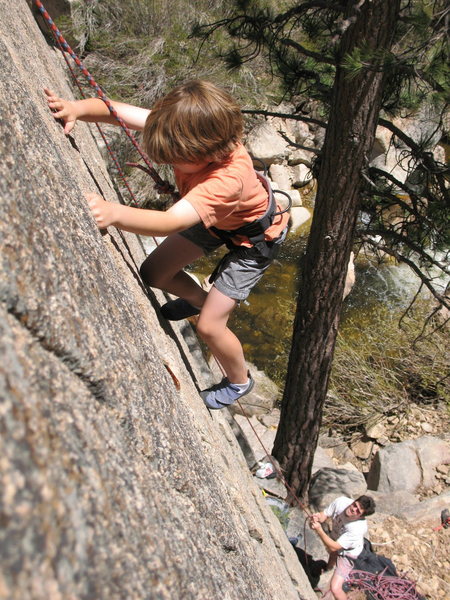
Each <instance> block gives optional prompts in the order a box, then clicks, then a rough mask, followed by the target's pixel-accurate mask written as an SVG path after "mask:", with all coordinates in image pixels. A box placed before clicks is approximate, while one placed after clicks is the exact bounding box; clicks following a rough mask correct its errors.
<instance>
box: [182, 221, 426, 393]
mask: <svg viewBox="0 0 450 600" xmlns="http://www.w3.org/2000/svg"><path fill="white" fill-rule="evenodd" d="M309 225H310V221H309V222H307V223H305V224H304V225H302V226H301V227H300V228H299V229H298V230H297V231H296V232H295V234H290V235H289V236H288V238H287V239H286V241H285V242H284V244H283V246H282V249H281V251H280V254H279V256H278V260H277V261H276V262H275V263H274V264H272V265H271V267H270V268H269V269H268V271H267V272H266V273H265V275H264V277H263V278H262V280H261V281H260V283H259V284H258V285H257V286H256V287H255V288H254V289H253V291H252V293H251V294H250V296H249V298H248V301H247V302H245V303H241V305H240V306H239V308H238V309H236V310H235V311H234V313H233V315H232V317H231V319H230V323H229V325H230V328H231V329H232V331H234V332H235V333H236V335H237V336H238V337H239V339H240V341H241V343H242V345H243V348H244V352H245V356H246V358H247V360H248V361H249V362H251V363H253V364H255V365H256V366H257V367H258V369H261V370H263V371H265V372H266V374H267V375H268V376H269V377H270V378H271V379H273V380H274V381H275V382H276V383H277V384H278V385H280V386H282V384H283V381H284V378H285V375H286V369H287V364H288V358H289V350H290V344H291V338H292V326H293V319H294V313H295V306H296V300H297V294H298V289H299V280H300V278H299V267H298V264H299V259H300V257H301V255H302V254H303V253H304V251H305V248H306V242H307V238H308V234H309ZM220 252H221V254H222V253H224V251H223V252H222V251H220ZM221 254H218V253H216V254H214V255H213V256H212V257H207V258H203V259H201V260H199V261H197V262H196V263H195V265H193V267H192V268H190V269H189V271H190V272H191V273H193V274H195V275H196V276H197V277H198V278H199V280H200V281H202V280H203V279H204V278H205V277H207V276H208V275H209V273H211V271H212V270H213V268H214V266H215V265H216V264H217V261H218V260H219V258H218V257H220V256H221ZM355 273H356V282H355V285H354V287H353V289H352V291H351V293H350V294H349V295H348V296H347V298H346V299H345V301H344V305H343V309H342V314H341V324H340V330H339V332H340V333H339V335H340V336H341V337H342V338H344V339H346V341H348V342H350V343H351V344H352V345H356V346H357V345H358V342H359V341H360V340H359V337H360V334H361V331H362V329H363V328H364V327H370V325H371V324H372V323H373V322H374V321H375V320H378V319H379V318H380V307H381V308H383V307H384V308H387V309H388V310H389V312H393V313H395V314H397V315H398V316H399V317H400V315H401V314H402V312H403V311H404V310H405V308H406V307H407V306H408V304H409V302H410V301H411V298H412V297H413V295H414V293H415V292H416V291H417V289H418V281H417V280H416V278H415V277H414V276H413V275H412V273H411V271H410V269H409V268H408V267H406V266H402V265H401V266H396V265H393V264H382V265H379V264H376V263H375V261H374V259H370V258H367V257H364V258H362V259H357V260H356V261H355ZM387 326H391V325H387Z"/></svg>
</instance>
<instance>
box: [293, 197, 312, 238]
mask: <svg viewBox="0 0 450 600" xmlns="http://www.w3.org/2000/svg"><path fill="white" fill-rule="evenodd" d="M297 193H298V192H297ZM310 218H311V213H310V211H309V210H308V209H307V208H305V207H304V206H294V207H293V208H291V228H290V231H291V232H292V233H294V232H295V231H296V230H297V229H298V228H299V227H301V226H302V225H303V224H304V223H306V222H307V221H309V219H310Z"/></svg>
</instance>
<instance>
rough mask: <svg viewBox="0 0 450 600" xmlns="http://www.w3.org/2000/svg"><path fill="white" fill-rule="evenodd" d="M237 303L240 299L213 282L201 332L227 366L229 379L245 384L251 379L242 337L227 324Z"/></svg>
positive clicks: (224, 365)
mask: <svg viewBox="0 0 450 600" xmlns="http://www.w3.org/2000/svg"><path fill="white" fill-rule="evenodd" d="M236 305H237V301H236V300H233V299H232V298H228V296H225V294H222V292H219V290H217V289H216V288H215V287H214V286H213V287H212V288H211V290H210V291H209V294H208V296H207V298H206V300H205V303H204V304H203V308H202V311H201V313H200V316H199V319H198V322H197V332H198V334H199V335H200V337H201V338H202V339H203V340H204V341H205V343H206V344H207V345H208V347H209V349H210V350H211V352H212V353H213V354H214V356H215V357H216V358H217V359H218V361H219V362H220V364H221V365H222V367H223V368H224V370H225V373H226V374H227V377H228V379H229V381H230V382H231V383H241V384H242V383H246V382H247V380H248V375H247V366H246V364H245V358H244V351H243V350H242V346H241V343H240V341H239V340H238V338H237V337H236V336H235V335H234V333H233V332H232V331H231V330H230V329H228V327H227V322H228V318H229V316H230V314H231V312H232V311H233V309H234V308H235V307H236Z"/></svg>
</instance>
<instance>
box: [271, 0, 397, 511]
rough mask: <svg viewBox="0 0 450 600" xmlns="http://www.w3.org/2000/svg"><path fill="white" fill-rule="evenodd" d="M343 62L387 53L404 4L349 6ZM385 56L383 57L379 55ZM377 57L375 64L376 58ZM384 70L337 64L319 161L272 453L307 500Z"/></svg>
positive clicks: (374, 1)
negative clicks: (366, 53)
mask: <svg viewBox="0 0 450 600" xmlns="http://www.w3.org/2000/svg"><path fill="white" fill-rule="evenodd" d="M348 5H349V7H351V9H352V10H353V13H352V14H350V12H349V15H348V19H347V21H346V24H347V29H346V31H345V32H344V34H343V36H342V40H341V43H340V48H339V60H338V65H341V61H342V59H343V58H344V56H345V55H346V54H348V53H351V52H352V51H353V50H354V49H355V48H365V49H369V48H370V49H371V50H373V51H374V53H373V56H375V51H377V52H379V51H380V50H389V49H390V47H391V44H392V40H393V37H394V31H395V26H396V22H397V17H398V11H399V5H400V1H399V0H390V1H386V0H360V1H359V2H348ZM377 55H379V54H377ZM373 60H375V59H373ZM383 79H384V77H383V72H382V69H376V68H362V69H361V70H360V71H358V73H357V74H356V75H354V76H352V77H350V76H349V75H348V73H347V72H345V71H344V70H343V68H342V67H341V66H338V68H337V70H336V76H335V81H334V86H333V97H332V103H331V112H330V118H329V122H328V128H327V132H326V136H325V141H324V146H323V151H322V154H321V157H320V169H319V175H318V190H317V198H316V206H315V210H314V217H313V222H312V226H311V232H310V236H309V240H308V245H307V249H306V253H305V256H304V260H303V264H302V284H301V290H300V294H299V298H298V302H297V309H296V315H295V321H294V332H293V339H292V347H291V352H290V356H289V365H288V372H287V378H286V386H285V390H284V396H283V402H282V408H281V417H280V424H279V427H278V432H277V436H276V439H275V445H274V448H273V455H274V456H275V457H276V458H277V459H278V460H279V462H280V464H281V467H282V469H283V471H284V474H285V477H286V480H287V482H288V483H289V484H290V486H291V487H292V488H293V489H294V490H295V491H296V494H297V495H298V496H299V497H300V498H302V499H303V500H305V499H306V497H307V491H308V485H309V481H310V477H311V468H312V463H313V457H314V452H315V449H316V447H317V442H318V437H319V428H320V424H321V419H322V410H323V405H324V401H325V398H326V392H327V386H328V380H329V376H330V371H331V365H332V358H333V352H334V346H335V342H336V336H337V329H338V324H339V316H340V309H341V305H342V296H343V291H344V284H345V276H346V272H347V263H348V261H349V257H350V252H351V250H352V242H353V235H354V229H355V222H356V216H357V213H358V207H359V188H360V182H361V171H362V167H363V166H364V165H365V164H366V162H367V156H368V155H369V153H370V149H371V147H372V144H373V141H374V137H375V128H376V125H377V120H378V115H379V111H380V106H381V98H382V92H383Z"/></svg>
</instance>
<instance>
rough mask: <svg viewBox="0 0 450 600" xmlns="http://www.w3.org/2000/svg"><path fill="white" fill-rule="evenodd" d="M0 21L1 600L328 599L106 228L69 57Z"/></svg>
mask: <svg viewBox="0 0 450 600" xmlns="http://www.w3.org/2000/svg"><path fill="white" fill-rule="evenodd" d="M0 10H1V14H2V18H1V19H0V29H1V37H0V61H1V65H2V69H1V73H0V80H1V81H0V149H1V150H0V151H1V157H2V159H1V162H0V190H1V204H0V245H1V263H0V265H1V267H0V270H1V273H0V300H1V304H0V352H1V363H0V434H1V435H0V484H1V487H0V599H8V600H40V599H45V600H88V599H89V600H100V599H108V600H119V599H120V600H144V599H171V600H184V599H186V600H189V599H194V598H195V599H205V600H216V599H220V600H226V599H230V600H233V599H236V600H237V599H239V600H246V599H249V600H266V599H267V600H269V599H270V600H276V599H280V600H290V599H292V600H294V599H298V598H305V599H311V600H313V599H314V598H315V595H314V593H313V592H312V590H311V588H310V587H309V585H308V583H307V581H306V578H305V576H304V574H303V571H302V570H301V568H300V566H299V564H298V562H297V561H296V558H295V554H294V553H293V551H292V549H291V548H290V545H289V543H288V542H287V540H286V538H285V536H284V534H283V531H282V530H281V528H280V526H279V524H278V521H276V519H275V517H274V516H273V514H272V513H271V512H270V510H269V509H268V508H267V507H266V506H265V504H264V501H263V499H262V496H261V494H260V491H259V490H258V489H257V487H256V486H255V485H254V483H253V481H252V479H251V476H250V474H249V473H248V470H247V468H246V465H245V461H244V459H243V457H242V456H241V455H240V452H239V449H238V446H237V444H236V441H235V439H234V437H233V435H232V433H231V430H230V428H229V425H228V424H227V422H226V419H225V418H224V416H223V415H221V414H215V415H214V416H211V415H210V414H209V413H208V411H207V410H206V409H205V408H204V407H203V405H202V402H201V400H200V398H199V396H198V388H199V387H201V386H202V385H205V383H207V381H206V379H205V373H206V372H207V370H206V367H205V365H204V364H202V363H201V361H199V360H198V358H197V359H195V357H194V355H195V354H197V356H198V349H196V348H195V347H193V348H191V349H192V350H193V351H194V355H193V354H192V352H190V348H189V347H188V345H187V344H186V342H185V341H184V339H183V337H182V336H181V335H180V332H181V329H182V328H183V327H186V325H185V324H181V325H178V324H177V325H176V326H175V327H174V328H172V327H171V326H170V325H168V324H167V323H164V321H163V320H162V319H161V318H159V317H158V302H159V301H161V300H162V294H160V293H159V292H158V293H154V292H150V293H149V294H148V293H146V291H145V290H144V288H143V286H142V284H141V282H140V279H139V276H138V266H139V264H140V262H141V261H142V259H143V253H142V250H141V247H140V245H139V243H138V241H137V239H136V238H135V237H134V236H132V235H128V234H127V235H123V234H122V233H120V232H118V231H116V230H114V229H113V228H112V229H111V230H109V231H108V232H107V233H104V234H103V235H102V234H101V233H100V232H99V231H98V230H97V228H96V226H95V224H94V222H93V220H92V219H91V217H90V214H89V211H88V208H87V205H86V202H85V200H84V192H87V191H96V190H97V191H99V192H100V193H102V194H103V195H104V196H105V197H106V198H107V199H109V200H112V201H116V195H115V192H114V188H113V186H112V184H111V182H110V180H109V178H108V175H107V172H106V168H105V165H104V163H103V161H102V159H101V156H100V154H99V152H98V150H97V148H96V146H95V143H94V140H93V136H92V134H91V132H90V129H89V126H88V125H86V124H83V123H80V124H78V125H77V128H76V130H75V132H74V135H73V137H71V138H66V137H64V135H63V133H62V129H61V127H60V125H59V124H58V123H56V122H55V121H54V119H53V117H52V116H51V114H50V113H49V111H48V109H47V107H46V102H45V99H44V95H43V91H42V89H43V87H44V86H49V87H52V88H53V89H55V90H56V91H57V92H58V93H60V94H61V95H65V96H66V97H67V96H69V95H70V90H69V88H68V86H67V83H66V75H65V72H64V70H63V67H62V60H61V57H60V56H59V54H58V53H57V51H55V50H54V49H52V48H51V47H50V46H48V44H47V43H46V41H45V39H44V37H43V36H42V34H41V33H40V31H39V29H38V27H37V26H36V23H35V21H34V19H33V17H32V14H31V11H30V10H29V8H28V6H27V3H26V2H25V0H16V2H14V3H11V2H6V0H0ZM194 346H195V344H194ZM166 366H167V367H168V368H169V369H170V371H171V372H172V373H173V375H174V376H175V378H176V380H177V385H176V384H175V380H174V378H173V377H172V376H171V374H170V373H169V371H168V370H167V368H166ZM178 388H179V389H178Z"/></svg>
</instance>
